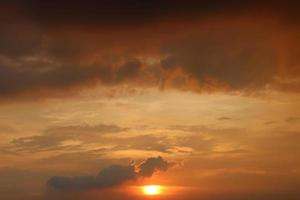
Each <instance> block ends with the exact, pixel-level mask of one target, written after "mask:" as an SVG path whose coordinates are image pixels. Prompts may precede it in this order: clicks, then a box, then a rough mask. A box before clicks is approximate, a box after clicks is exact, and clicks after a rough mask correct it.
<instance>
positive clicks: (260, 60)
mask: <svg viewBox="0 0 300 200" xmlns="http://www.w3.org/2000/svg"><path fill="white" fill-rule="evenodd" d="M222 32H223V33H222ZM264 37H265V36H263V35H261V36H258V37H255V36H254V37H253V35H252V36H250V35H248V33H247V32H246V30H245V32H243V31H242V32H241V30H234V29H233V30H232V29H227V30H220V31H218V32H214V31H212V32H211V31H207V32H206V33H204V34H201V33H200V34H199V35H197V36H195V37H194V38H193V37H191V38H189V39H187V40H182V41H177V42H176V43H172V44H170V45H169V46H167V47H166V51H167V54H169V56H168V57H167V58H166V59H164V60H162V66H163V68H164V69H165V70H171V71H172V69H173V68H180V69H182V70H183V71H184V72H186V73H187V74H188V75H189V76H190V77H192V78H194V79H195V80H197V82H198V83H199V84H200V85H203V84H214V82H216V83H219V84H222V85H225V87H229V88H230V89H238V90H240V89H245V88H248V89H251V88H262V87H264V86H265V85H266V84H268V83H270V82H271V81H272V79H273V77H274V76H275V68H274V65H275V64H276V55H275V52H274V50H273V49H272V47H270V46H268V45H266V41H267V38H265V41H264V42H263V38H264Z"/></svg>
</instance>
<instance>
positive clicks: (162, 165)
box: [138, 156, 173, 177]
mask: <svg viewBox="0 0 300 200" xmlns="http://www.w3.org/2000/svg"><path fill="white" fill-rule="evenodd" d="M172 165H173V164H172V163H169V162H167V161H165V160H164V159H163V158H162V157H160V156H158V157H152V158H148V159H147V160H145V161H144V162H142V163H141V164H140V165H139V169H140V171H139V173H138V174H139V175H140V176H143V177H151V176H152V175H153V174H154V173H155V172H156V171H167V170H168V169H169V167H171V166H172Z"/></svg>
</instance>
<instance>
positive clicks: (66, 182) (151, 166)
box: [47, 156, 171, 190]
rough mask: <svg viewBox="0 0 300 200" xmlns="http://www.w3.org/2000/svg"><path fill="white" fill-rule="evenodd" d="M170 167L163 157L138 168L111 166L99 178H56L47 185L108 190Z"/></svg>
mask: <svg viewBox="0 0 300 200" xmlns="http://www.w3.org/2000/svg"><path fill="white" fill-rule="evenodd" d="M170 166H171V164H170V163H169V162H167V161H165V160H164V159H163V158H162V157H160V156H159V157H152V158H148V159H146V160H145V161H143V162H142V163H141V164H139V165H136V166H135V165H128V166H122V165H111V166H109V167H107V168H104V169H102V170H101V171H100V172H99V173H98V175H97V176H75V177H65V176H54V177H52V178H50V179H49V180H48V182H47V184H48V185H49V186H50V187H52V188H55V189H61V190H70V189H72V190H81V189H90V188H107V187H112V186H116V185H120V184H123V183H125V182H128V181H135V180H136V179H138V178H143V177H151V176H152V175H153V173H155V172H158V171H166V170H168V168H169V167H170ZM136 168H138V171H136Z"/></svg>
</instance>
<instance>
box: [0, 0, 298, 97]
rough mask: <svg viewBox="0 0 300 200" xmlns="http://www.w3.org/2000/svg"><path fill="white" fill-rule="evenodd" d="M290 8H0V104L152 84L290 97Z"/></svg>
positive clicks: (34, 4) (36, 4)
mask: <svg viewBox="0 0 300 200" xmlns="http://www.w3.org/2000/svg"><path fill="white" fill-rule="evenodd" d="M297 5H298V3H297V2H295V1H294V2H292V1H291V2H290V1H288V2H272V6H270V2H269V1H243V2H240V1H235V0H233V1H229V2H228V1H221V0H215V1H193V0H190V1H187V2H184V3H183V2H182V1H179V0H175V1H172V0H166V1H158V0H154V1H137V0H125V1H121V0H105V1H94V0H92V1H89V2H86V1H82V0H79V1H74V2H72V3H66V2H61V1H58V0H54V1H37V0H28V1H17V0H15V1H3V2H1V8H0V13H1V14H0V19H1V20H0V28H1V31H0V43H1V45H0V99H7V98H10V99H12V98H13V99H17V97H19V96H22V97H24V96H26V97H27V98H34V97H44V98H45V97H49V96H50V97H51V96H55V95H58V94H60V95H68V94H69V93H72V94H73V93H74V92H75V93H76V92H77V91H78V89H82V88H83V87H91V86H94V85H104V86H115V85H120V84H125V83H126V84H132V85H133V86H138V87H139V86H145V85H146V86H148V87H158V86H159V83H158V82H159V80H161V81H160V82H161V83H160V84H161V88H168V86H171V87H173V88H174V87H175V88H179V89H185V90H195V91H207V90H209V89H208V88H216V89H218V90H230V91H232V90H234V91H255V90H260V89H264V88H269V87H270V86H272V87H273V88H275V89H278V90H282V91H293V92H299V88H300V84H299V83H300V82H299V77H300V71H299V61H298V57H299V52H300V51H299V47H298V46H297V45H295V44H298V43H299V39H298V35H299V30H300V29H299V25H298V24H299V23H298V22H299V14H298V10H297V9H295V8H297V7H298V6H297ZM296 11H297V12H296ZM270 18H271V19H272V20H270ZM178 71H180V72H178ZM178 73H180V75H181V76H178ZM164 86H166V87H164Z"/></svg>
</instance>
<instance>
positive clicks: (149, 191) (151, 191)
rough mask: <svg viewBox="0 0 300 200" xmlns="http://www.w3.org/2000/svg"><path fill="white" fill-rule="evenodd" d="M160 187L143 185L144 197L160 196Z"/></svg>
mask: <svg viewBox="0 0 300 200" xmlns="http://www.w3.org/2000/svg"><path fill="white" fill-rule="evenodd" d="M161 189H162V186H160V185H145V186H143V187H142V190H143V193H144V194H145V195H159V194H161Z"/></svg>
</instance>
